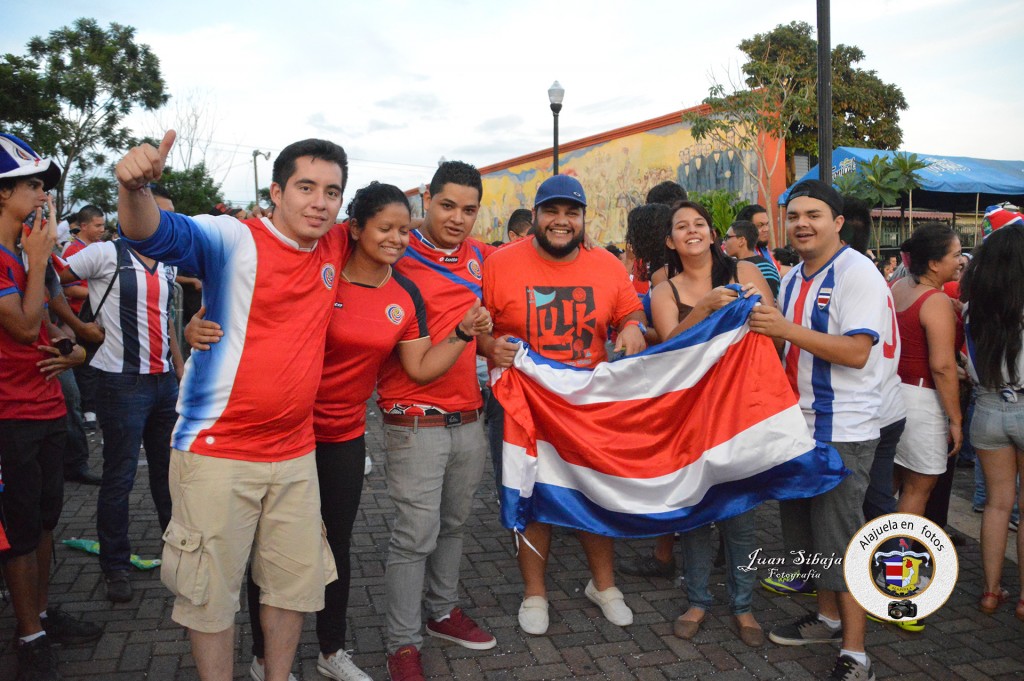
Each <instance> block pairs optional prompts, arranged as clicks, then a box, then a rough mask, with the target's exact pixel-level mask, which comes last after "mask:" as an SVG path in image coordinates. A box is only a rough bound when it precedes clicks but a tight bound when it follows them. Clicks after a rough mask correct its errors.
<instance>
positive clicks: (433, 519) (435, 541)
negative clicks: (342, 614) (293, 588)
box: [384, 419, 487, 653]
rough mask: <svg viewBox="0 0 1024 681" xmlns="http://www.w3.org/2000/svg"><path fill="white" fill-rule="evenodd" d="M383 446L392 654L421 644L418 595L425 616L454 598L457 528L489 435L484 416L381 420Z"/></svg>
mask: <svg viewBox="0 0 1024 681" xmlns="http://www.w3.org/2000/svg"><path fill="white" fill-rule="evenodd" d="M384 449H385V453H386V459H385V477H386V479H387V484H388V496H390V497H391V501H392V502H393V503H394V504H395V509H396V515H395V524H394V529H393V530H392V531H391V541H390V543H389V545H388V562H387V568H386V569H385V572H384V593H385V599H386V612H385V623H386V625H387V649H388V652H389V653H393V652H395V651H396V650H398V649H399V648H401V647H402V646H406V645H414V646H416V647H417V648H418V647H419V646H420V645H421V644H422V643H423V636H422V635H421V633H420V627H421V625H422V611H421V602H422V607H425V608H426V611H427V617H428V618H431V619H437V618H438V617H442V616H444V615H447V614H448V613H449V612H451V610H452V608H454V607H455V606H456V605H457V604H458V597H459V566H460V563H461V562H462V533H463V527H464V526H465V524H466V519H467V518H468V517H469V513H470V510H471V509H472V506H473V496H474V495H475V494H476V490H477V486H478V485H479V484H480V477H481V475H483V471H484V462H485V460H486V458H487V438H486V437H485V436H484V429H483V419H480V420H477V421H475V422H473V423H469V424H466V425H462V426H456V427H454V428H444V427H431V428H410V427H406V426H392V425H385V426H384ZM424 587H426V593H425V594H424Z"/></svg>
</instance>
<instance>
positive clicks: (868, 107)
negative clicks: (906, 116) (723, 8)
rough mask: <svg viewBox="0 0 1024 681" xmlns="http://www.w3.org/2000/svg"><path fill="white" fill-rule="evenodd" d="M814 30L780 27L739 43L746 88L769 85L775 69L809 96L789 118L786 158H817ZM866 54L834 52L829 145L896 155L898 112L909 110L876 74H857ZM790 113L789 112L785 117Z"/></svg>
mask: <svg viewBox="0 0 1024 681" xmlns="http://www.w3.org/2000/svg"><path fill="white" fill-rule="evenodd" d="M812 32H813V28H812V27H811V25H810V24H808V23H806V22H803V21H794V22H791V23H789V24H780V25H778V26H776V27H775V28H774V29H773V30H771V31H769V32H768V33H758V34H757V35H755V36H754V37H753V38H749V39H747V40H744V41H742V42H741V43H740V44H739V48H740V50H741V51H742V52H743V53H744V54H746V55H747V57H748V59H749V61H748V62H747V63H746V64H744V65H743V73H744V74H745V75H746V76H747V78H746V85H747V87H749V88H759V87H765V86H767V85H770V84H771V79H772V78H773V77H774V74H775V73H776V71H775V69H774V68H773V67H774V66H775V65H778V64H785V65H786V70H785V72H786V74H787V75H788V76H789V77H791V78H796V79H797V80H799V81H800V83H801V84H803V85H804V86H806V87H805V88H804V89H805V91H806V92H807V94H808V97H807V99H806V101H801V102H799V106H796V107H794V108H793V109H792V112H791V113H792V114H793V116H792V117H788V116H787V118H789V121H788V124H789V134H788V135H787V141H786V147H787V149H786V152H787V154H788V155H789V156H790V157H792V155H793V154H796V153H802V154H809V155H812V156H814V155H817V152H818V104H817V89H816V84H817V81H818V54H817V51H818V42H817V41H816V40H815V39H814V38H813V37H812ZM863 60H864V51H863V50H861V49H860V48H859V47H856V46H853V45H836V46H835V47H834V48H832V140H833V143H834V145H835V146H837V147H842V146H853V147H868V148H873V149H896V148H898V147H899V145H900V144H901V143H902V142H903V130H902V129H901V128H900V125H899V120H900V111H905V110H906V108H907V100H906V98H905V97H904V96H903V91H902V90H900V88H899V87H897V86H896V85H893V84H891V83H886V82H884V81H883V80H882V79H881V78H879V77H878V75H877V73H876V72H875V71H865V70H863V69H860V68H857V64H858V63H860V62H861V61H863ZM787 113H790V112H787Z"/></svg>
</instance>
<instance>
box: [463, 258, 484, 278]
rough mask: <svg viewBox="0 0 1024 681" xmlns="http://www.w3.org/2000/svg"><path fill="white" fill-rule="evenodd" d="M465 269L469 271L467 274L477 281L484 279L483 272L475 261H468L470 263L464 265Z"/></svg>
mask: <svg viewBox="0 0 1024 681" xmlns="http://www.w3.org/2000/svg"><path fill="white" fill-rule="evenodd" d="M466 268H467V269H468V270H469V273H470V274H472V275H473V276H474V277H476V278H477V279H483V278H484V275H483V270H482V269H481V268H480V263H479V262H478V261H477V260H476V259H470V261H469V262H467V263H466Z"/></svg>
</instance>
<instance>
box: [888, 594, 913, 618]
mask: <svg viewBox="0 0 1024 681" xmlns="http://www.w3.org/2000/svg"><path fill="white" fill-rule="evenodd" d="M889 617H891V618H892V619H894V620H899V619H903V618H904V617H907V618H911V619H913V618H915V617H917V606H916V605H914V602H913V601H911V600H910V599H909V598H904V599H903V600H902V601H891V602H890V603H889Z"/></svg>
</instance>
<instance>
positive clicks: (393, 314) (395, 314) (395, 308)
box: [384, 303, 405, 325]
mask: <svg viewBox="0 0 1024 681" xmlns="http://www.w3.org/2000/svg"><path fill="white" fill-rule="evenodd" d="M384 314H385V315H386V316H387V318H388V321H389V322H391V323H392V324H395V325H398V324H401V323H402V320H403V319H405V310H403V309H402V306H401V305H398V304H397V303H391V304H390V305H388V306H387V307H386V308H385V309H384Z"/></svg>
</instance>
